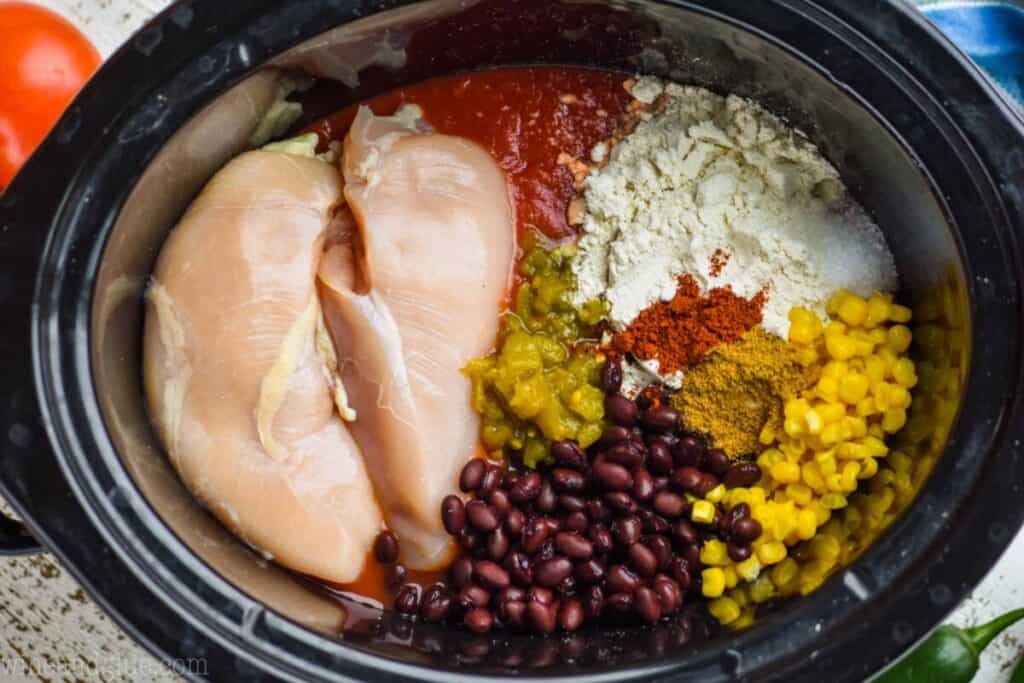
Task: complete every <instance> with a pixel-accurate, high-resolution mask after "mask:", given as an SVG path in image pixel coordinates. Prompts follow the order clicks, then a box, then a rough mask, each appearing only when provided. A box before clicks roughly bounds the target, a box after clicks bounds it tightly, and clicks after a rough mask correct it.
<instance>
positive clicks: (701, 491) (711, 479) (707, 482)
mask: <svg viewBox="0 0 1024 683" xmlns="http://www.w3.org/2000/svg"><path fill="white" fill-rule="evenodd" d="M716 486H718V477H716V476H715V475H713V474H711V473H710V472H704V473H703V474H702V475H700V484H698V485H697V488H696V489H694V491H693V493H694V494H695V495H697V496H700V497H702V498H703V497H704V496H706V495H707V494H708V492H709V491H711V490H712V489H713V488H715V487H716Z"/></svg>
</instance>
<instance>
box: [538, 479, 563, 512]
mask: <svg viewBox="0 0 1024 683" xmlns="http://www.w3.org/2000/svg"><path fill="white" fill-rule="evenodd" d="M533 505H534V507H536V508H537V509H538V510H540V511H541V512H554V511H555V508H556V507H558V496H556V495H555V489H554V487H553V486H551V482H550V481H549V480H547V479H545V480H544V483H543V484H541V487H540V493H539V494H538V495H537V499H536V500H535V501H534V502H533Z"/></svg>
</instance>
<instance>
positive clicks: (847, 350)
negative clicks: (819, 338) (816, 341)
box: [825, 334, 858, 360]
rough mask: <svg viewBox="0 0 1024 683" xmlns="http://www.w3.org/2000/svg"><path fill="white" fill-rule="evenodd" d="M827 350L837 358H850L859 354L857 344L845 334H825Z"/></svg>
mask: <svg viewBox="0 0 1024 683" xmlns="http://www.w3.org/2000/svg"><path fill="white" fill-rule="evenodd" d="M825 350H826V351H828V355H830V356H832V358H834V359H836V360H849V359H850V358H853V357H854V356H855V355H857V351H858V348H857V345H856V343H855V342H854V340H853V339H851V338H850V337H847V336H846V335H843V334H831V335H825Z"/></svg>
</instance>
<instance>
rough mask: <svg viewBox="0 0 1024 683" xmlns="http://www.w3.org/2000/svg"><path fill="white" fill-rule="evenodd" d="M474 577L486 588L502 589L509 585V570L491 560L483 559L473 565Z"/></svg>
mask: <svg viewBox="0 0 1024 683" xmlns="http://www.w3.org/2000/svg"><path fill="white" fill-rule="evenodd" d="M473 578H474V579H476V581H477V582H478V583H479V584H480V585H482V586H483V587H484V588H489V589H491V590H501V589H502V588H505V587H506V586H508V585H509V576H508V572H507V571H505V570H504V569H502V568H501V567H499V566H498V565H496V564H495V563H494V562H491V561H490V560H481V561H480V562H477V563H476V565H475V566H474V567H473Z"/></svg>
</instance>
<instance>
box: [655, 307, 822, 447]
mask: <svg viewBox="0 0 1024 683" xmlns="http://www.w3.org/2000/svg"><path fill="white" fill-rule="evenodd" d="M816 381H817V378H816V377H815V372H814V371H813V370H809V369H807V368H805V367H804V366H803V365H802V364H801V362H800V352H799V350H798V348H797V347H795V346H793V345H792V344H788V343H786V342H785V341H783V340H782V339H779V338H778V337H776V336H774V335H770V334H768V333H767V332H765V331H764V330H763V329H761V328H759V327H758V328H755V329H753V330H750V331H749V332H747V333H746V334H745V335H743V337H742V339H740V340H739V341H738V342H736V343H735V344H726V345H723V346H719V347H717V348H715V349H713V350H712V351H711V352H710V353H709V354H708V355H707V356H706V357H705V358H704V360H703V361H701V362H700V363H699V364H698V365H696V366H695V367H693V368H692V369H691V370H690V371H689V372H687V373H686V376H685V377H684V379H683V387H682V391H680V392H679V393H678V394H676V395H675V396H674V397H673V404H674V405H675V407H676V408H677V409H678V410H680V411H681V412H682V414H683V420H684V421H685V423H686V424H687V425H688V426H689V427H690V428H691V429H695V430H697V431H699V432H704V433H707V434H708V435H709V436H710V438H711V441H712V442H713V443H714V444H715V445H716V446H717V447H718V448H721V449H722V450H724V451H725V452H726V453H727V454H728V455H730V456H737V455H749V454H754V453H757V452H758V451H760V450H761V449H762V448H763V445H762V444H760V443H759V440H758V437H759V435H760V434H761V433H762V432H763V431H764V430H765V428H767V429H768V430H770V432H778V431H780V430H781V429H782V419H783V415H782V405H783V401H784V400H786V399H789V398H793V397H795V396H796V395H797V394H799V392H800V391H802V390H803V389H805V388H807V387H809V386H812V385H813V384H814V383H815V382H816ZM770 432H769V433H770Z"/></svg>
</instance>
